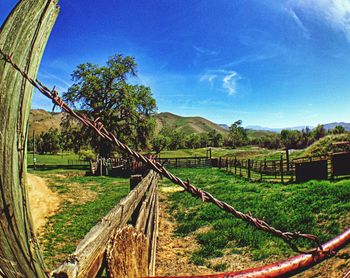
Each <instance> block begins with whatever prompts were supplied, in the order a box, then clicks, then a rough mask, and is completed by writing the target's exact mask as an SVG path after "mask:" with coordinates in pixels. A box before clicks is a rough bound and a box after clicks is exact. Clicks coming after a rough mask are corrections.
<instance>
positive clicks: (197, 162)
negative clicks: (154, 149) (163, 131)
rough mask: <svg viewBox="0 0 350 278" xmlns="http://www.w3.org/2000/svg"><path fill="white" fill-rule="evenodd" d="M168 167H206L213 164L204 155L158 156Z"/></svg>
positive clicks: (159, 160) (158, 159)
mask: <svg viewBox="0 0 350 278" xmlns="http://www.w3.org/2000/svg"><path fill="white" fill-rule="evenodd" d="M156 160H157V161H158V162H160V163H161V164H162V165H164V166H165V167H167V168H206V167H211V166H212V162H211V161H212V160H211V159H210V158H208V157H206V156H202V157H177V158H157V159H156Z"/></svg>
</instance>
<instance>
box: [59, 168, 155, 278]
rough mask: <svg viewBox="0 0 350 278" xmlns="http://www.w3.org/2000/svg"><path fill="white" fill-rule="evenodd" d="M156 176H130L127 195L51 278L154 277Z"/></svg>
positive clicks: (152, 174)
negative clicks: (105, 274) (101, 275)
mask: <svg viewBox="0 0 350 278" xmlns="http://www.w3.org/2000/svg"><path fill="white" fill-rule="evenodd" d="M157 181H158V175H157V174H156V173H155V172H154V171H150V172H149V173H148V175H147V176H146V177H145V178H142V176H140V175H136V176H131V179H130V189H131V191H130V193H129V194H128V195H127V196H126V197H125V198H124V199H123V200H121V201H120V202H119V204H118V205H117V206H116V207H114V208H113V209H112V210H111V211H110V212H109V213H108V214H107V215H106V216H105V217H103V218H102V219H101V221H100V222H99V223H98V224H97V225H96V226H95V227H93V228H92V229H91V230H90V232H89V233H88V234H87V235H86V236H85V238H84V239H83V240H82V241H81V242H80V243H79V245H78V247H77V248H76V250H75V251H74V252H73V253H72V254H71V255H70V256H69V257H68V259H67V260H66V261H65V262H64V263H63V264H62V265H61V266H60V267H58V268H57V269H56V270H54V271H53V273H52V275H53V276H54V277H66V278H68V277H69V278H71V277H96V276H98V275H100V274H102V273H103V271H107V272H108V274H109V277H145V276H152V275H154V273H155V256H156V242H157V236H158V213H159V211H158V210H159V207H158V190H157V189H158V188H157Z"/></svg>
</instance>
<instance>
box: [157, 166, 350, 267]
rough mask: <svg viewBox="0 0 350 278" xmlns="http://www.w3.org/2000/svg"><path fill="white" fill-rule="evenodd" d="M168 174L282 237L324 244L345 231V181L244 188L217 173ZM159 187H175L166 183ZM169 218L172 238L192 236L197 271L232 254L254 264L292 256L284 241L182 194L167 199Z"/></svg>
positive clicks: (349, 192)
mask: <svg viewBox="0 0 350 278" xmlns="http://www.w3.org/2000/svg"><path fill="white" fill-rule="evenodd" d="M173 173H174V174H176V175H178V176H180V177H181V178H183V179H186V178H189V179H190V180H191V183H193V184H194V185H196V186H198V187H200V188H202V189H204V190H206V191H208V192H210V193H211V194H213V195H214V196H216V197H217V198H219V199H221V200H224V201H226V202H227V203H229V204H231V205H233V206H234V207H235V208H237V209H238V210H240V211H242V212H245V213H248V212H251V213H252V214H253V215H254V216H256V217H258V218H261V219H264V220H265V221H266V222H267V223H269V224H271V225H272V226H274V227H275V228H278V229H281V230H283V231H301V232H304V233H311V234H315V235H318V236H319V238H320V239H321V241H322V242H324V241H326V240H329V239H331V238H332V237H334V236H335V235H337V234H338V233H340V232H341V231H342V230H343V229H345V228H346V227H348V226H349V225H350V213H349V211H350V181H349V180H342V181H337V182H329V181H310V182H307V183H305V184H297V185H296V184H294V185H282V184H271V183H249V182H247V181H245V180H242V179H239V178H236V177H234V176H232V175H230V174H226V173H224V172H222V171H220V170H218V169H177V170H173ZM161 183H162V186H164V187H174V186H175V185H173V184H171V183H170V182H169V181H167V180H165V179H163V180H162V182H161ZM167 192H171V190H167ZM169 213H170V215H171V216H172V217H173V218H174V220H176V221H177V223H178V225H177V230H176V232H177V236H179V237H183V236H187V235H188V234H192V235H194V236H195V239H196V241H197V243H198V244H199V249H198V250H194V251H193V252H192V255H191V260H192V262H194V263H195V264H198V265H206V266H208V267H212V268H213V266H212V263H211V262H210V260H211V259H213V258H220V257H223V256H224V255H230V254H237V253H239V254H242V255H243V256H248V257H249V258H251V259H253V260H262V259H266V260H269V259H271V260H273V259H275V258H282V257H286V256H290V255H291V254H293V251H292V250H291V248H290V247H289V246H288V245H287V244H286V243H285V242H284V241H283V240H281V239H279V238H276V237H273V236H271V235H269V234H267V233H265V232H262V231H259V230H257V229H255V228H254V227H252V226H251V225H249V224H247V223H245V222H243V221H242V220H239V219H236V218H234V217H233V216H232V215H230V214H228V213H226V212H224V211H222V210H220V209H219V208H217V207H216V206H214V205H212V204H207V203H204V204H203V203H202V202H201V201H200V200H199V199H198V198H193V197H192V196H191V195H190V194H187V193H181V192H173V193H169ZM295 243H296V244H297V245H298V246H299V247H301V248H302V249H303V250H306V249H308V248H311V247H312V244H310V242H309V241H306V240H298V241H296V242H295ZM218 266H220V270H225V268H226V266H225V264H219V265H216V266H214V268H216V267H218Z"/></svg>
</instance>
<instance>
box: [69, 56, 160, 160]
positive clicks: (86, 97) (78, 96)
mask: <svg viewBox="0 0 350 278" xmlns="http://www.w3.org/2000/svg"><path fill="white" fill-rule="evenodd" d="M136 67H137V65H136V62H135V59H134V58H133V57H130V56H126V57H124V56H122V55H120V54H118V55H115V56H112V57H110V58H109V59H108V61H107V64H106V65H105V66H98V65H95V64H92V63H85V64H81V65H79V66H78V67H77V69H76V70H75V71H74V72H73V74H72V80H73V82H74V84H73V85H72V86H71V87H70V88H69V89H68V91H67V92H66V93H64V95H63V98H64V100H65V101H67V102H68V103H70V104H71V105H73V106H74V107H75V108H79V109H81V110H82V111H84V113H86V114H87V115H88V116H89V117H93V118H97V117H99V118H100V120H101V121H102V122H103V123H104V124H105V126H106V127H107V128H108V129H109V130H111V131H113V132H115V133H116V134H117V136H118V138H119V139H120V140H122V141H123V142H126V143H128V144H129V145H131V146H132V147H133V148H136V149H142V148H146V147H148V145H149V142H150V139H151V137H152V136H153V133H154V128H155V120H154V119H153V117H152V115H153V114H154V112H155V110H156V101H155V99H154V98H153V97H152V93H151V89H150V88H149V87H145V86H142V85H134V84H130V83H128V82H127V81H128V79H129V78H133V77H135V76H136ZM81 132H82V134H83V135H84V137H85V138H91V139H90V144H91V146H92V147H93V148H94V149H95V151H97V152H98V153H99V154H100V155H101V156H104V157H106V156H109V155H110V154H111V151H112V150H113V146H112V145H111V144H110V143H106V142H105V141H103V140H101V139H100V138H98V136H95V135H93V134H92V132H91V130H89V129H87V128H86V127H84V126H82V127H81Z"/></svg>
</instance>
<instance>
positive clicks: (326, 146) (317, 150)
mask: <svg viewBox="0 0 350 278" xmlns="http://www.w3.org/2000/svg"><path fill="white" fill-rule="evenodd" d="M344 141H350V134H349V133H347V134H339V135H328V136H326V137H324V138H322V139H320V140H318V141H316V142H315V143H314V144H312V145H311V146H309V147H308V148H307V149H305V151H304V152H303V153H301V154H300V156H313V155H327V154H328V153H330V152H333V151H335V152H338V151H342V150H344V149H342V148H341V147H336V148H335V147H334V146H332V144H333V143H336V142H344Z"/></svg>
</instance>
